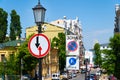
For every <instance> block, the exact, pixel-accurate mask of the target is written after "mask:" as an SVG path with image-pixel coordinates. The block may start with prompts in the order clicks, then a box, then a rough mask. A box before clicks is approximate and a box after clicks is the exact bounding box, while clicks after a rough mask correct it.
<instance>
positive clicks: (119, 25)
mask: <svg viewBox="0 0 120 80" xmlns="http://www.w3.org/2000/svg"><path fill="white" fill-rule="evenodd" d="M115 14H116V16H115V23H114V26H115V27H114V33H120V5H119V4H116V6H115Z"/></svg>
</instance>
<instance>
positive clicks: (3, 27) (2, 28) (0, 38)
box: [0, 8, 8, 43]
mask: <svg viewBox="0 0 120 80" xmlns="http://www.w3.org/2000/svg"><path fill="white" fill-rule="evenodd" d="M7 17H8V14H7V12H6V11H4V10H3V9H2V8H0V43H2V42H4V40H5V38H6V34H7V23H8V21H7Z"/></svg>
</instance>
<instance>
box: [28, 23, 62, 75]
mask: <svg viewBox="0 0 120 80" xmlns="http://www.w3.org/2000/svg"><path fill="white" fill-rule="evenodd" d="M41 27H42V34H44V35H46V36H47V37H48V39H49V40H50V42H51V41H52V39H53V38H54V37H58V33H64V29H63V28H61V27H59V26H56V25H53V24H50V23H44V24H43V25H42V26H41ZM37 33H38V27H37V26H32V27H28V28H26V38H28V37H29V36H30V35H31V34H37ZM38 67H39V66H37V67H36V69H37V73H38ZM42 68H43V69H42V75H43V77H50V76H51V75H52V73H58V72H59V57H58V49H57V48H54V49H51V50H50V51H49V54H48V55H46V56H45V57H43V59H42Z"/></svg>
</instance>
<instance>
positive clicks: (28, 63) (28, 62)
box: [16, 39, 38, 74]
mask: <svg viewBox="0 0 120 80" xmlns="http://www.w3.org/2000/svg"><path fill="white" fill-rule="evenodd" d="M28 40H29V39H26V41H25V42H24V43H23V44H22V45H21V46H20V47H19V49H18V53H17V56H16V66H17V68H18V71H17V72H19V73H20V69H21V60H23V70H22V71H23V74H31V71H32V70H33V69H35V67H36V64H37V63H38V59H37V58H35V57H33V56H32V55H31V54H30V53H29V51H28Z"/></svg>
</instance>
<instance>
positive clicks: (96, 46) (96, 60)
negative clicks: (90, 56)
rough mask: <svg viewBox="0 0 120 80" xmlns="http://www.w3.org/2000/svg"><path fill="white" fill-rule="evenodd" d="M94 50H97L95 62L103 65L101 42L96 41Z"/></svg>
mask: <svg viewBox="0 0 120 80" xmlns="http://www.w3.org/2000/svg"><path fill="white" fill-rule="evenodd" d="M94 51H95V58H94V62H95V64H96V65H99V66H100V67H101V64H102V58H101V52H100V45H99V43H96V44H95V45H94Z"/></svg>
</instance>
